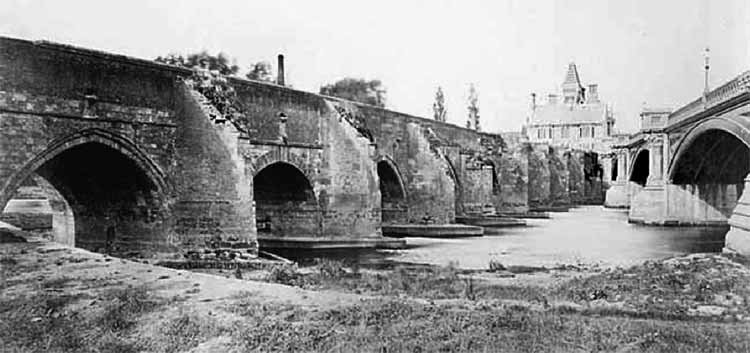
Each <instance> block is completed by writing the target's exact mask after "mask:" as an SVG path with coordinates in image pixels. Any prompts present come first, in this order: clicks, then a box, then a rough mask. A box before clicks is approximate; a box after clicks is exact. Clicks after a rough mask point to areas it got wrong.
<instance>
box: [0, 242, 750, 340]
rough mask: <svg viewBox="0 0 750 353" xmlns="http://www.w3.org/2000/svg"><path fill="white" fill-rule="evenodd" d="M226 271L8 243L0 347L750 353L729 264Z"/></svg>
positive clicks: (1, 269)
mask: <svg viewBox="0 0 750 353" xmlns="http://www.w3.org/2000/svg"><path fill="white" fill-rule="evenodd" d="M219 274H220V275H219V276H217V275H212V274H203V273H195V272H189V271H183V270H173V269H168V268H163V267H157V266H152V265H148V264H143V263H138V262H134V261H129V260H123V259H117V258H112V257H109V256H106V255H100V254H95V253H90V252H87V251H84V250H80V249H72V248H68V247H64V246H60V245H55V244H49V243H14V244H2V245H0V291H1V293H2V294H0V326H1V327H0V346H2V347H5V349H6V351H10V352H28V351H36V352H79V351H83V352H86V351H90V352H97V351H100V352H101V351H107V352H139V351H149V352H216V351H228V352H243V351H322V352H331V351H333V352H349V351H378V352H381V351H388V352H399V351H409V352H412V351H425V352H428V351H511V352H516V351H518V352H532V351H555V352H589V351H618V352H631V351H632V352H640V351H646V352H662V351H670V352H671V351H693V352H708V351H711V352H736V351H748V350H750V335H748V333H750V322H749V321H748V320H749V319H750V302H748V298H750V267H749V266H748V262H747V261H745V260H744V259H741V258H735V257H732V256H728V255H719V254H697V255H690V256H685V257H678V258H672V259H668V260H660V261H650V262H647V263H644V264H641V265H638V266H635V267H631V268H627V269H607V270H600V269H591V268H574V267H570V268H564V267H560V268H532V267H528V268H524V267H505V266H503V265H502V264H497V263H496V264H494V265H493V269H492V271H490V269H489V268H487V270H486V271H480V270H471V271H469V270H461V269H457V268H455V267H450V266H448V267H438V266H399V267H395V268H393V269H389V270H369V269H362V268H357V267H356V266H355V267H348V266H344V265H343V264H342V263H340V262H337V261H325V260H324V261H321V262H319V263H318V264H317V265H316V266H313V267H310V268H303V269H295V268H294V267H290V266H283V265H280V266H278V267H272V268H269V269H268V270H266V271H255V272H253V271H246V272H242V271H240V272H239V273H238V272H237V271H225V272H222V273H219ZM221 275H224V276H226V277H232V278H226V277H224V276H221ZM236 277H242V278H243V279H237V278H236ZM248 278H254V279H256V280H249V279H248ZM258 280H262V281H258ZM264 282H265V283H264ZM268 282H274V283H268ZM279 282H280V283H279ZM282 283H284V284H282ZM287 284H288V285H287Z"/></svg>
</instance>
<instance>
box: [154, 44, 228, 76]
mask: <svg viewBox="0 0 750 353" xmlns="http://www.w3.org/2000/svg"><path fill="white" fill-rule="evenodd" d="M155 60H156V61H157V62H160V63H165V64H170V65H176V66H182V67H187V68H190V69H192V68H196V67H201V62H203V61H205V62H206V65H207V68H208V69H209V70H212V71H218V72H219V73H220V74H222V75H236V74H237V72H239V71H240V67H239V66H237V65H236V64H235V63H234V60H231V59H230V58H229V56H227V55H226V54H224V53H219V54H217V55H211V54H209V53H208V52H207V51H205V50H204V51H201V52H200V53H193V54H188V55H187V56H182V55H180V54H169V55H167V56H159V57H157V58H156V59H155Z"/></svg>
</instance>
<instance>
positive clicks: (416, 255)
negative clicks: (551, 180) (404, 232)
mask: <svg viewBox="0 0 750 353" xmlns="http://www.w3.org/2000/svg"><path fill="white" fill-rule="evenodd" d="M551 216H552V218H551V219H530V220H527V221H528V223H529V225H530V226H529V227H525V228H524V227H521V228H505V229H495V230H491V231H489V232H487V235H486V236H484V237H478V238H460V239H428V238H407V244H409V247H410V248H409V249H406V250H397V251H386V250H380V251H356V252H352V251H348V252H335V253H330V252H329V253H319V254H310V255H306V256H304V257H302V258H300V257H296V259H297V260H301V261H302V262H303V263H309V262H310V261H309V259H310V258H312V257H316V256H317V257H324V256H325V257H336V258H342V259H345V260H348V261H350V262H356V263H358V264H360V265H364V266H389V265H392V264H398V263H426V264H436V265H447V264H449V263H451V262H454V263H457V264H458V265H459V266H460V267H462V268H478V269H484V268H487V267H488V264H489V261H490V260H494V261H499V262H501V263H503V264H505V265H529V266H556V265H561V264H574V265H575V264H585V265H594V264H596V265H600V266H628V265H632V264H636V263H639V262H643V261H645V260H651V259H659V258H664V257H669V256H674V255H679V254H687V253H695V252H719V251H721V249H722V247H723V245H724V236H725V234H726V232H727V230H728V228H715V227H714V228H696V227H651V226H641V225H634V224H628V223H627V211H624V210H612V209H605V208H603V207H600V206H584V207H578V208H574V209H571V210H570V211H569V212H565V213H553V214H551ZM286 255H287V256H291V257H295V256H294V254H286Z"/></svg>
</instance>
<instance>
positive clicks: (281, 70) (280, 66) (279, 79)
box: [276, 54, 284, 86]
mask: <svg viewBox="0 0 750 353" xmlns="http://www.w3.org/2000/svg"><path fill="white" fill-rule="evenodd" d="M276 67H277V70H278V71H277V72H276V84H277V85H279V86H283V85H284V54H279V56H278V64H277V65H276Z"/></svg>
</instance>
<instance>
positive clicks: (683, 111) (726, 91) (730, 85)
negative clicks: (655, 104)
mask: <svg viewBox="0 0 750 353" xmlns="http://www.w3.org/2000/svg"><path fill="white" fill-rule="evenodd" d="M747 92H750V71H745V72H743V73H742V74H741V75H739V76H737V77H735V78H734V79H732V80H731V81H729V82H727V83H725V84H723V85H721V86H719V87H717V88H715V89H714V90H712V91H710V92H708V94H706V96H705V98H704V97H701V98H698V99H696V100H694V101H692V102H690V103H689V104H687V105H685V106H683V107H682V108H680V109H677V110H676V111H674V112H673V113H672V114H670V115H669V125H672V124H675V123H678V122H680V121H683V120H685V119H688V118H690V117H692V116H694V115H696V114H698V113H700V112H702V111H704V110H706V109H709V108H711V107H714V106H716V105H718V104H721V103H723V102H726V101H728V100H730V99H732V98H734V97H737V96H739V95H741V94H743V93H747ZM704 99H705V103H704Z"/></svg>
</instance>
